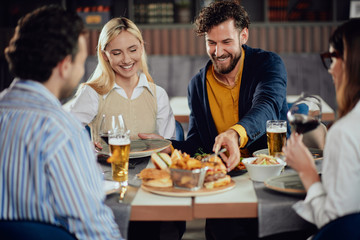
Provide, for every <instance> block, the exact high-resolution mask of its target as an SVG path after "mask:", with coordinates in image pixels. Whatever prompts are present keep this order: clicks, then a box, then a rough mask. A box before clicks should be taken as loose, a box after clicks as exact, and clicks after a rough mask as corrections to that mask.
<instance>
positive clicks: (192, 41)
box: [88, 23, 337, 56]
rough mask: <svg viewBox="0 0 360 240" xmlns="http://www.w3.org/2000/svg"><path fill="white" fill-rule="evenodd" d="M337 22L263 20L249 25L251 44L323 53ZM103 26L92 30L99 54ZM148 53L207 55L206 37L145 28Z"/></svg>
mask: <svg viewBox="0 0 360 240" xmlns="http://www.w3.org/2000/svg"><path fill="white" fill-rule="evenodd" d="M336 26H337V24H336V23H334V24H332V23H327V24H289V23H287V24H279V25H276V24H266V25H265V24H264V25H262V24H259V25H252V26H251V27H250V29H249V40H248V43H247V44H248V45H249V46H251V47H254V48H262V49H264V50H268V51H273V52H277V53H286V54H287V53H319V52H323V51H327V49H328V39H329V36H330V34H331V33H332V32H333V31H334V29H335V28H336ZM99 33H100V30H90V33H89V39H88V44H89V55H95V54H96V45H97V40H98V35H99ZM142 34H143V38H144V41H145V47H146V51H147V54H148V55H180V56H204V55H206V45H205V40H204V37H199V36H196V34H195V33H194V31H193V29H192V27H191V26H190V25H189V26H187V25H185V26H176V27H174V26H173V27H171V25H169V26H161V27H156V26H154V27H150V26H147V27H146V28H144V29H142Z"/></svg>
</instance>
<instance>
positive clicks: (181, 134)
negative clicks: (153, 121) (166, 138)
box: [175, 120, 185, 141]
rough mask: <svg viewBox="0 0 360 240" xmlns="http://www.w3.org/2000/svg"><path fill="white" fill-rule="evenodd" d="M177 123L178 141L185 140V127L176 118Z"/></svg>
mask: <svg viewBox="0 0 360 240" xmlns="http://www.w3.org/2000/svg"><path fill="white" fill-rule="evenodd" d="M175 124H176V140H177V141H184V140H185V137H184V128H183V126H182V125H181V123H180V122H179V121H177V120H175Z"/></svg>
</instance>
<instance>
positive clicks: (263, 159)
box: [251, 154, 279, 165]
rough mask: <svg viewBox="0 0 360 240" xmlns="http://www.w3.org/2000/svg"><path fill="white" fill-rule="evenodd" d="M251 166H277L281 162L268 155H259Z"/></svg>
mask: <svg viewBox="0 0 360 240" xmlns="http://www.w3.org/2000/svg"><path fill="white" fill-rule="evenodd" d="M251 164H256V165H275V164H279V162H278V161H277V160H276V159H275V158H274V157H273V156H269V155H266V154H259V155H258V157H257V158H256V159H255V160H254V161H252V162H251Z"/></svg>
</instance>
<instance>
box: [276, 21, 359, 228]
mask: <svg viewBox="0 0 360 240" xmlns="http://www.w3.org/2000/svg"><path fill="white" fill-rule="evenodd" d="M359 26H360V19H352V20H349V21H348V22H346V23H344V24H342V25H341V26H339V27H338V28H337V29H336V30H335V32H334V33H333V34H332V36H331V37H330V48H329V52H327V53H324V54H321V58H322V60H323V63H324V66H325V67H326V68H327V69H328V72H329V73H330V74H331V76H332V79H333V81H334V85H335V90H336V100H337V104H338V119H337V121H336V122H335V123H334V124H333V125H332V127H331V128H330V130H329V132H328V134H327V137H326V143H325V148H324V159H323V164H322V176H321V178H320V176H319V174H318V171H317V169H316V167H315V164H314V160H313V158H312V156H311V154H310V152H309V150H308V149H307V148H306V147H305V146H304V144H303V143H302V138H303V136H302V135H301V134H297V133H293V134H292V135H291V137H290V139H289V140H288V142H287V146H286V147H284V149H283V151H284V153H285V154H286V161H287V163H288V165H289V166H290V167H292V168H293V169H295V170H296V171H297V172H298V173H299V176H300V178H301V181H302V182H303V185H304V187H305V188H306V190H307V196H306V198H305V200H304V201H300V202H298V203H297V204H295V205H294V209H295V211H296V212H297V213H298V214H299V215H300V216H301V217H303V218H304V219H306V220H307V221H309V222H312V223H314V224H316V226H317V227H318V228H321V227H323V226H324V225H326V224H327V223H329V222H331V221H333V220H335V219H338V218H340V217H343V216H345V215H349V214H352V213H359V212H360V203H359V199H360V187H359V186H360V127H359V122H360V103H359V100H360V28H359Z"/></svg>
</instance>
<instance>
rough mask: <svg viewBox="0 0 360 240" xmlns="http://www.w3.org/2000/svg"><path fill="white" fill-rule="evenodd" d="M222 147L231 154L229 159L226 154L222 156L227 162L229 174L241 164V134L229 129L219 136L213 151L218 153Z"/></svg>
mask: <svg viewBox="0 0 360 240" xmlns="http://www.w3.org/2000/svg"><path fill="white" fill-rule="evenodd" d="M221 147H225V148H226V149H227V151H228V153H229V157H227V156H226V155H225V154H224V153H221V154H220V156H221V157H222V159H223V160H224V161H225V163H226V166H227V168H228V169H227V170H228V172H229V171H231V170H232V169H234V168H235V167H236V166H237V165H238V164H239V162H240V150H239V134H238V133H237V132H236V131H235V130H233V129H229V130H227V131H226V132H223V133H221V134H219V135H218V136H217V137H216V138H215V143H214V146H213V151H214V152H218V151H219V150H220V149H221Z"/></svg>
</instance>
